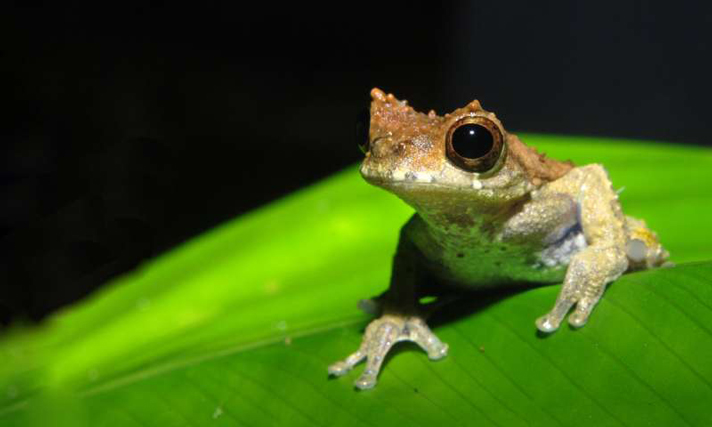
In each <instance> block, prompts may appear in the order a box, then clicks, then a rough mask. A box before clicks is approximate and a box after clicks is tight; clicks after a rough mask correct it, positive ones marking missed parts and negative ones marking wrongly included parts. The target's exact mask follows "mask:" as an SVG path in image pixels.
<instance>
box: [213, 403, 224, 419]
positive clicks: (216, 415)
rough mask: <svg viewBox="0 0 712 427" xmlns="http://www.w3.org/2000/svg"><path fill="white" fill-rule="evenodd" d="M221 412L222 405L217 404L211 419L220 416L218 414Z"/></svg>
mask: <svg viewBox="0 0 712 427" xmlns="http://www.w3.org/2000/svg"><path fill="white" fill-rule="evenodd" d="M222 414H223V410H222V407H221V406H218V407H217V408H215V411H213V419H214V420H216V419H218V418H220V416H222Z"/></svg>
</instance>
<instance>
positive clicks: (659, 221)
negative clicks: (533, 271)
mask: <svg viewBox="0 0 712 427" xmlns="http://www.w3.org/2000/svg"><path fill="white" fill-rule="evenodd" d="M524 140H525V141H527V142H528V143H530V144H533V145H536V146H538V147H540V149H543V151H546V152H547V153H548V154H550V155H551V156H552V157H557V158H570V159H572V160H574V161H575V162H576V163H578V164H585V163H591V162H598V163H603V164H604V165H606V167H607V169H608V170H609V172H610V175H611V178H612V180H613V183H614V185H616V186H619V187H623V186H625V191H623V193H622V195H621V200H622V203H623V207H624V211H625V212H626V213H627V214H629V215H633V216H637V217H642V218H645V219H646V221H647V222H648V224H649V225H650V226H651V228H652V229H654V230H656V231H657V232H658V234H659V235H660V238H661V240H662V241H663V242H664V244H665V246H666V248H667V249H669V251H670V252H671V254H672V259H673V260H674V261H675V262H676V263H678V266H677V267H674V268H669V269H661V270H655V271H647V272H642V273H635V274H629V275H626V276H623V277H622V278H621V279H619V280H618V281H616V282H615V283H614V284H612V285H611V286H610V287H609V289H608V291H607V292H606V295H605V297H604V299H603V300H602V302H601V303H600V304H599V306H598V307H597V308H596V310H595V311H594V314H593V316H592V318H591V320H590V322H589V324H588V325H587V326H586V327H585V328H582V329H581V330H576V331H574V330H571V329H569V328H566V327H564V328H562V329H561V330H560V331H558V332H557V333H555V334H553V335H551V336H548V337H541V336H539V335H537V334H536V332H535V327H534V319H535V318H536V317H538V316H539V315H541V314H543V313H544V312H546V311H547V310H548V309H549V308H550V307H551V305H552V304H553V302H554V299H555V297H556V295H557V292H558V290H559V287H558V286H549V287H542V288H537V289H533V290H526V291H519V292H515V293H511V292H510V293H506V294H496V295H492V294H488V295H485V294H483V295H481V296H480V297H479V298H478V300H477V301H474V302H472V303H467V302H464V303H461V304H459V305H458V306H457V307H455V309H453V310H452V312H451V313H450V316H449V317H448V318H447V319H446V318H444V317H443V318H441V319H440V321H439V322H438V323H437V324H436V325H435V328H434V330H435V332H436V333H437V334H438V336H439V337H440V338H441V339H443V340H444V341H446V342H448V343H449V344H450V355H449V356H448V357H447V358H445V359H444V360H442V361H439V362H430V361H428V359H427V357H426V356H425V355H424V354H423V353H422V352H421V351H419V350H417V349H415V348H414V347H409V346H407V345H403V346H401V347H399V348H398V349H397V351H396V352H395V354H393V355H392V357H390V358H389V360H388V361H387V363H386V366H385V369H384V371H383V372H382V374H381V377H380V382H379V385H378V386H377V387H376V388H375V389H374V390H370V391H366V392H356V391H354V389H353V386H352V382H353V380H354V379H355V378H356V377H357V376H358V374H359V373H360V370H361V369H360V368H357V369H356V370H355V371H354V372H353V373H350V374H349V375H347V376H346V377H344V378H339V379H327V375H326V367H327V365H328V364H329V363H331V362H333V361H335V360H337V359H340V358H343V357H344V356H345V355H347V354H348V353H350V352H352V351H354V350H355V349H356V348H357V346H358V344H359V342H360V339H361V332H362V330H363V327H364V326H365V325H366V324H367V322H368V320H369V318H368V316H366V315H365V314H363V313H361V312H359V311H358V310H357V309H356V301H357V300H358V299H360V298H364V297H369V296H372V295H375V294H377V293H379V292H381V291H383V290H384V289H385V288H386V286H387V283H388V277H389V273H390V260H391V256H392V254H393V252H394V249H395V245H396V240H397V236H398V230H399V228H400V226H401V225H402V224H403V223H404V222H405V220H406V219H407V218H408V216H409V215H410V214H411V213H412V212H411V210H410V208H408V207H407V206H405V205H404V204H403V203H401V202H400V201H399V200H397V199H396V198H395V197H393V196H391V195H389V194H387V193H385V192H383V191H381V190H378V189H376V188H373V187H370V186H368V185H367V184H365V183H364V182H363V181H362V180H361V179H360V177H359V176H358V173H357V171H356V169H355V168H350V169H348V170H346V171H344V172H343V173H340V174H338V175H336V176H334V177H332V178H330V179H328V180H325V181H323V182H322V183H320V184H317V185H315V186H312V187H310V188H307V189H305V190H303V191H300V192H298V193H295V194H294V195H292V196H290V197H287V198H285V199H282V200H280V201H277V202H275V203H272V204H270V205H269V206H266V207H264V208H262V209H259V210H257V211H255V212H253V213H251V214H249V215H246V216H243V217H241V218H238V219H236V220H234V221H231V222H229V223H226V224H224V225H222V226H220V227H218V228H216V229H215V230H212V231H210V232H208V233H205V234H203V235H201V236H199V237H198V238H196V239H193V240H192V241H190V242H188V243H186V244H185V245H183V246H181V247H179V248H178V249H176V250H173V251H171V252H170V253H167V254H165V255H163V256H161V257H159V258H157V259H156V260H154V261H151V262H150V263H147V264H146V265H143V266H141V267H140V268H138V269H137V270H136V271H134V272H132V273H130V274H128V275H126V276H124V277H122V278H120V279H118V280H115V281H113V282H112V283H110V284H109V285H108V286H107V287H105V288H104V289H102V290H101V291H99V292H97V293H96V294H94V295H93V296H92V297H90V298H88V299H87V300H85V301H83V302H81V303H79V304H77V305H75V306H73V307H70V308H68V309H66V310H64V311H62V312H60V313H57V314H56V315H55V316H53V317H52V318H51V319H50V320H49V321H47V322H45V323H44V324H42V325H41V326H36V327H31V326H25V327H22V326H16V327H15V328H13V329H12V330H10V331H8V332H6V333H5V334H4V336H3V337H2V339H1V340H0V362H2V363H0V425H2V426H15V425H23V426H25V425H26V426H29V425H42V426H46V425H72V426H76V425H91V426H95V425H101V426H113V425H117V426H134V425H136V426H152V425H155V426H171V425H175V426H180V425H192V426H200V425H240V426H242V425H245V426H260V425H305V426H314V425H316V426H326V425H329V426H331V425H339V426H342V425H344V426H350V425H401V424H404V425H415V426H419V425H421V426H426V425H433V424H434V423H440V424H446V425H478V426H487V425H493V426H519V425H521V426H526V425H535V426H539V425H547V426H549V425H561V426H571V425H577V426H586V425H596V426H602V425H606V426H607V425H626V426H627V425H631V426H633V425H693V426H697V425H699V426H702V425H705V426H707V425H711V424H712V412H710V411H709V409H708V405H709V402H712V363H710V360H712V359H710V355H712V280H711V278H712V262H703V261H704V260H710V259H712V244H710V241H711V240H712V231H710V230H711V227H710V224H709V219H708V218H709V212H710V211H711V210H712V190H710V187H709V185H710V183H711V182H712V151H710V150H707V149H703V148H695V147H679V146H670V145H665V144H656V143H644V142H632V141H620V140H600V139H596V140H594V139H586V138H564V137H551V136H536V135H529V136H528V137H525V138H524ZM468 304H469V305H468Z"/></svg>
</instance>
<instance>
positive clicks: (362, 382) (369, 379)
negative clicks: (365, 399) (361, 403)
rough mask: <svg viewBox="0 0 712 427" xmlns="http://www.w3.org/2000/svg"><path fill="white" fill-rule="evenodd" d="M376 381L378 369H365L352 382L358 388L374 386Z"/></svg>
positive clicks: (365, 388)
mask: <svg viewBox="0 0 712 427" xmlns="http://www.w3.org/2000/svg"><path fill="white" fill-rule="evenodd" d="M377 382H378V370H373V369H366V370H365V371H363V374H361V376H360V377H359V378H358V379H357V380H356V382H354V386H355V387H356V388H357V389H359V390H368V389H370V388H374V387H375V386H376V383H377Z"/></svg>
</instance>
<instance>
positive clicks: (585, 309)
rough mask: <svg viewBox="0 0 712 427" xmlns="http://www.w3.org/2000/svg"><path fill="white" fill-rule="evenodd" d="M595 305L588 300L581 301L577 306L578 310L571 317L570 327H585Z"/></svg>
mask: <svg viewBox="0 0 712 427" xmlns="http://www.w3.org/2000/svg"><path fill="white" fill-rule="evenodd" d="M594 305H595V303H594V302H590V301H587V300H582V301H579V303H578V304H576V310H575V311H574V312H573V313H571V315H570V316H569V325H571V326H573V327H574V328H580V327H582V326H583V325H585V324H586V322H587V321H588V316H589V315H590V314H591V311H592V310H593V307H594Z"/></svg>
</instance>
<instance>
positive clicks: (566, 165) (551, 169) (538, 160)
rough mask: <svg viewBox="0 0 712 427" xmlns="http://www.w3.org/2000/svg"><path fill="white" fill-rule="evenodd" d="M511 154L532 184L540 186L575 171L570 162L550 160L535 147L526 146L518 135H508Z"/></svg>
mask: <svg viewBox="0 0 712 427" xmlns="http://www.w3.org/2000/svg"><path fill="white" fill-rule="evenodd" d="M507 146H508V147H509V154H511V155H512V158H513V159H514V161H516V162H517V164H519V166H520V167H521V168H522V170H523V171H524V173H526V174H527V176H528V177H529V180H530V181H531V182H532V184H534V185H536V186H539V185H542V184H545V183H547V182H551V181H555V180H557V179H559V178H561V177H562V176H564V175H565V174H566V173H567V172H568V171H570V170H571V169H573V167H574V164H573V162H571V161H570V160H567V161H565V162H561V161H558V160H554V159H550V158H549V157H546V155H545V154H543V153H539V152H538V151H537V150H536V149H535V148H534V147H529V146H527V145H524V144H523V143H522V142H521V141H520V140H519V138H517V136H516V135H512V134H507Z"/></svg>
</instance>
